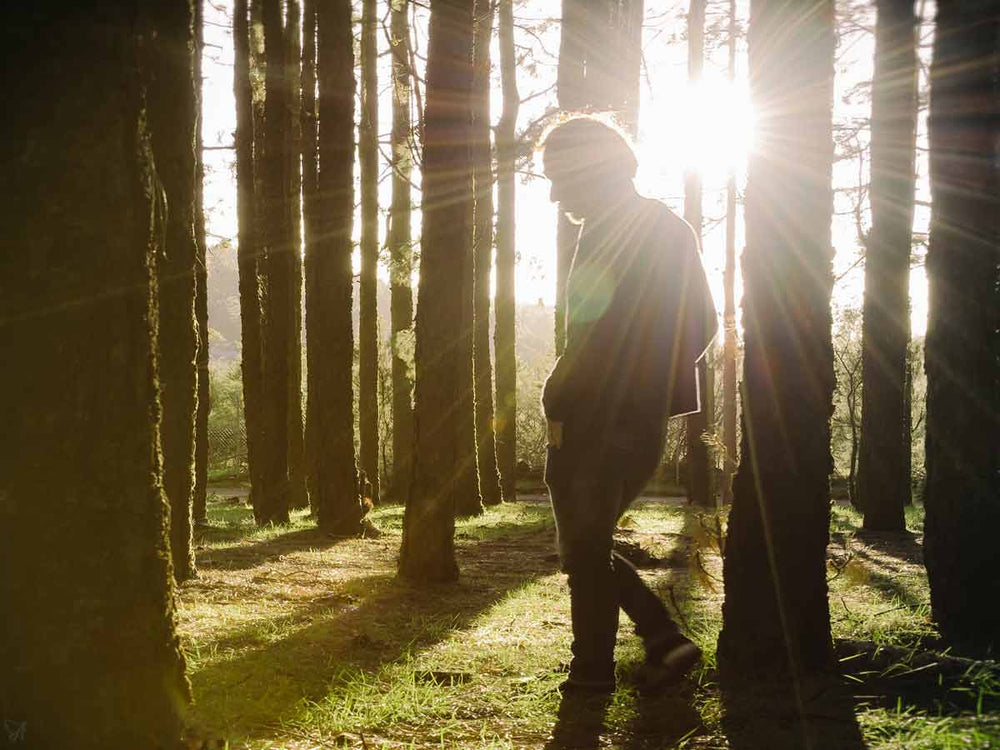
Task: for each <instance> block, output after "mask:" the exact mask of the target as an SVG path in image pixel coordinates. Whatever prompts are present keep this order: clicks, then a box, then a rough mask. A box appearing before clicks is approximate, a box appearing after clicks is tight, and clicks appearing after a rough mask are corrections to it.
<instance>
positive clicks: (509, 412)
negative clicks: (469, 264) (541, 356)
mask: <svg viewBox="0 0 1000 750" xmlns="http://www.w3.org/2000/svg"><path fill="white" fill-rule="evenodd" d="M499 2H500V4H499V12H498V28H497V36H498V37H499V41H500V45H499V48H500V76H501V82H502V86H503V111H502V112H501V113H500V122H499V123H497V130H496V139H497V224H496V245H497V255H496V294H495V300H496V321H495V328H494V332H493V348H494V351H495V356H496V394H497V398H496V404H497V410H496V455H497V465H498V468H499V470H500V486H501V490H502V496H503V498H504V499H505V500H508V501H513V500H514V499H515V498H516V497H517V485H516V480H517V357H516V355H515V349H514V341H515V310H516V300H515V295H514V277H515V264H516V248H515V241H514V235H515V221H516V219H515V216H516V206H515V200H516V190H515V183H514V160H515V154H516V149H517V137H516V133H515V126H516V125H517V111H518V108H519V106H520V96H519V95H518V93H517V58H516V57H515V52H514V7H513V0H499Z"/></svg>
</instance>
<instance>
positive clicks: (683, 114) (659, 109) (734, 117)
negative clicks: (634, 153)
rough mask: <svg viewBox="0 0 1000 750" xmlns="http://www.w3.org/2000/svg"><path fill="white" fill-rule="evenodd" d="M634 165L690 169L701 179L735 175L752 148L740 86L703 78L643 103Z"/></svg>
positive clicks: (750, 118) (746, 97) (750, 120)
mask: <svg viewBox="0 0 1000 750" xmlns="http://www.w3.org/2000/svg"><path fill="white" fill-rule="evenodd" d="M643 106H644V107H645V110H644V112H643V113H642V114H641V115H640V117H641V119H642V125H643V126H644V127H643V133H642V136H643V137H642V138H641V141H640V145H639V151H640V162H642V161H644V160H651V161H652V162H654V163H655V169H656V170H657V171H661V170H662V171H668V170H672V169H676V168H678V167H680V168H682V169H695V170H697V171H698V172H700V173H701V174H702V176H703V177H704V178H705V179H706V180H715V179H719V178H721V179H725V175H726V173H727V172H728V171H729V170H730V169H735V170H737V171H741V170H742V169H743V168H744V165H745V163H746V159H747V155H748V154H749V153H750V150H751V149H752V148H753V144H754V126H755V117H754V111H753V107H752V105H751V103H750V92H749V90H748V88H747V87H746V85H745V84H743V85H741V84H739V83H737V84H735V85H734V84H731V83H730V82H729V81H727V80H704V81H702V82H701V83H698V84H695V85H691V86H682V87H678V88H677V89H675V90H674V91H673V92H669V93H667V94H666V95H663V94H661V95H659V96H657V97H656V99H651V100H649V101H645V102H643Z"/></svg>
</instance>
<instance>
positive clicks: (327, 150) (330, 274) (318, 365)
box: [306, 0, 361, 534]
mask: <svg viewBox="0 0 1000 750" xmlns="http://www.w3.org/2000/svg"><path fill="white" fill-rule="evenodd" d="M317 21H318V30H319V37H318V43H317V48H318V52H319V66H318V71H319V122H320V129H319V177H318V198H317V205H316V224H317V229H318V232H317V236H316V238H315V243H314V244H315V247H314V251H313V257H312V259H311V262H310V266H311V271H312V276H313V283H314V286H312V287H311V288H310V289H309V290H308V291H309V292H310V293H311V297H307V298H306V318H307V322H308V325H307V327H306V335H307V336H308V341H307V349H308V351H309V375H308V377H309V384H308V391H309V393H310V395H311V396H312V397H313V398H314V399H315V402H314V408H313V417H314V419H313V420H312V421H314V422H315V424H314V425H311V426H310V429H309V437H310V439H311V440H312V441H313V442H314V445H313V447H312V448H311V449H310V451H311V455H312V456H314V460H315V466H314V471H315V475H316V476H315V480H314V481H315V491H316V498H315V499H314V501H313V505H314V506H315V508H316V511H317V514H318V516H319V525H320V528H322V529H325V530H327V531H329V532H332V533H335V534H356V533H358V532H359V531H360V530H361V503H360V501H359V499H358V491H357V470H356V468H355V463H354V384H353V382H352V381H353V378H352V375H351V370H352V363H353V361H354V332H353V330H352V328H351V296H352V286H353V270H352V268H351V250H352V248H351V226H352V224H353V221H354V177H353V174H354V50H353V41H352V40H353V36H352V29H351V3H350V0H332V1H331V2H324V3H320V4H319V5H318V6H317Z"/></svg>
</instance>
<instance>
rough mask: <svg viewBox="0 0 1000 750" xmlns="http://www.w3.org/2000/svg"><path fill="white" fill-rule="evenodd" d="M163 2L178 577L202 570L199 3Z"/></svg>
mask: <svg viewBox="0 0 1000 750" xmlns="http://www.w3.org/2000/svg"><path fill="white" fill-rule="evenodd" d="M170 8H171V9H170V10H168V9H167V7H166V6H165V7H164V9H163V21H164V24H163V26H162V27H161V28H160V29H159V30H158V32H157V37H156V41H157V44H158V45H160V46H161V49H160V50H158V53H157V55H156V58H155V59H156V62H155V63H154V65H155V66H156V83H157V85H156V86H155V87H154V88H152V89H150V92H149V98H148V101H149V118H150V123H149V125H150V130H151V132H152V144H153V151H154V157H155V159H156V165H157V167H156V168H157V172H158V174H159V177H160V179H161V180H162V181H163V190H164V193H165V198H166V201H167V215H166V227H165V231H166V236H165V238H164V240H165V241H164V245H163V246H162V247H161V249H160V255H159V268H158V269H157V274H158V278H159V284H160V289H159V298H160V312H159V316H158V321H159V326H160V327H159V334H158V343H159V368H160V399H161V408H162V409H163V413H162V420H163V421H162V425H161V434H160V440H161V443H162V449H163V489H164V492H166V495H167V499H168V500H169V502H170V549H171V554H172V555H173V570H174V578H175V579H176V580H177V582H178V583H179V582H181V581H186V580H187V579H189V578H192V577H194V575H195V564H194V550H193V547H192V544H191V538H192V536H191V531H192V520H191V519H192V511H191V505H192V501H193V499H194V453H195V450H194V421H195V411H196V410H197V398H198V372H197V369H196V367H195V360H196V359H197V356H198V330H197V325H196V323H195V317H194V300H195V265H196V262H197V258H198V247H197V243H196V240H195V230H194V218H195V209H194V199H195V172H196V169H195V167H196V165H195V124H196V121H197V102H196V99H195V86H194V57H193V55H192V54H191V52H192V50H193V46H194V38H193V35H192V25H191V9H190V7H189V6H188V5H187V4H174V5H172V6H170Z"/></svg>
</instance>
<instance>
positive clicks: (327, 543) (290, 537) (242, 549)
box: [198, 528, 354, 570]
mask: <svg viewBox="0 0 1000 750" xmlns="http://www.w3.org/2000/svg"><path fill="white" fill-rule="evenodd" d="M202 533H204V532H202ZM247 534H248V532H247V530H246V529H244V530H242V532H241V533H240V534H239V535H238V536H236V537H235V538H233V539H231V540H229V541H238V540H239V539H243V538H246V536H247ZM353 538H354V537H335V536H331V535H329V534H327V533H326V532H324V531H320V530H319V529H318V528H308V529H301V528H300V529H289V530H288V531H286V532H284V533H279V534H278V535H277V536H273V537H271V538H269V539H263V540H261V541H259V542H253V543H249V544H240V545H234V546H232V547H224V548H222V549H208V550H204V551H202V552H201V553H200V554H199V555H198V567H199V568H206V569H212V568H221V569H224V570H247V569H249V568H256V567H258V566H260V565H264V564H265V563H267V562H270V561H271V560H276V559H277V558H279V557H281V556H282V555H287V554H288V553H290V552H297V551H299V550H304V549H328V548H329V547H332V546H334V545H335V544H340V543H342V542H345V541H347V540H348V539H353ZM198 541H199V542H202V543H204V542H208V541H210V537H207V536H199V537H198Z"/></svg>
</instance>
